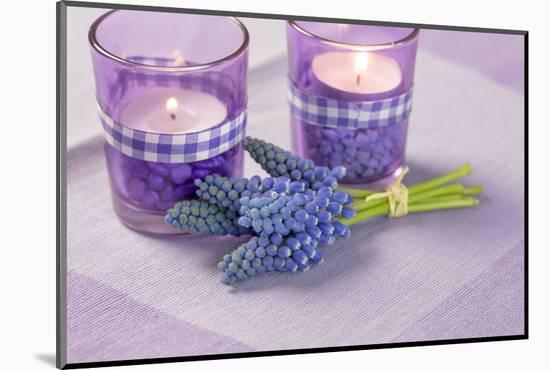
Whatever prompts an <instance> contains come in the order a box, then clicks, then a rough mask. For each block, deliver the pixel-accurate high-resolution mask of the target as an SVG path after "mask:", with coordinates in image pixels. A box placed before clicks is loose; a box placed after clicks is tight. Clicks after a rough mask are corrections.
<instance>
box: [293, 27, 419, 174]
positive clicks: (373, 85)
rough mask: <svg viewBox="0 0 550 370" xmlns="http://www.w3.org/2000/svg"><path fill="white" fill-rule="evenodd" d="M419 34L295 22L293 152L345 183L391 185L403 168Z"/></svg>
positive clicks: (391, 28) (403, 29)
mask: <svg viewBox="0 0 550 370" xmlns="http://www.w3.org/2000/svg"><path fill="white" fill-rule="evenodd" d="M418 32H419V30H418V29H413V28H398V27H379V26H367V25H353V24H334V23H316V22H297V21H289V22H288V25H287V45H288V68H289V80H290V81H289V90H290V94H289V96H290V107H291V126H292V147H293V150H294V152H296V153H297V154H299V155H301V156H303V157H305V158H309V159H312V160H313V161H315V163H316V164H318V165H323V166H328V167H334V166H338V165H341V166H345V167H346V168H347V170H348V171H347V175H346V177H345V178H344V179H343V182H345V183H348V184H366V183H371V182H374V181H377V180H380V179H384V178H389V177H390V176H391V175H393V174H395V173H397V171H398V170H399V169H400V168H401V166H402V165H403V162H404V156H405V142H406V137H407V128H408V121H409V113H410V111H411V104H412V85H413V74H414V65H415V58H416V49H417V43H418Z"/></svg>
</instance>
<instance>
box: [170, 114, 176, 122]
mask: <svg viewBox="0 0 550 370" xmlns="http://www.w3.org/2000/svg"><path fill="white" fill-rule="evenodd" d="M170 118H172V121H175V120H176V115H175V114H174V113H170Z"/></svg>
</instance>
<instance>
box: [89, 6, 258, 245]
mask: <svg viewBox="0 0 550 370" xmlns="http://www.w3.org/2000/svg"><path fill="white" fill-rule="evenodd" d="M248 40H249V38H248V32H247V30H246V28H245V27H244V25H243V24H242V23H241V22H239V21H238V20H237V19H236V18H230V17H219V16H206V15H190V14H175V13H161V12H144V11H121V10H117V11H111V12H109V13H107V14H105V15H103V16H102V17H100V18H99V19H98V20H96V21H95V22H94V24H93V25H92V27H91V29H90V32H89V41H90V44H91V51H92V61H93V67H94V73H95V80H96V95H97V103H98V110H99V115H100V121H101V124H102V126H103V128H104V131H105V138H106V142H105V157H106V160H107V168H108V172H109V176H110V182H111V192H112V198H113V206H114V210H115V213H116V214H117V216H118V217H119V219H120V220H121V221H122V222H123V223H124V224H126V225H127V226H129V227H130V228H132V229H135V230H137V231H140V232H145V233H153V234H176V233H179V231H178V230H176V229H174V228H172V227H169V226H168V225H166V224H165V223H164V213H165V211H166V210H167V209H169V208H170V207H171V206H173V204H174V203H176V202H178V201H181V200H185V199H191V198H194V197H195V185H194V183H193V182H194V180H195V179H197V178H200V179H202V178H204V177H205V176H207V175H209V174H220V175H223V176H237V177H241V176H242V172H243V145H242V139H243V138H244V129H245V125H246V100H247V99H246V73H247V62H248Z"/></svg>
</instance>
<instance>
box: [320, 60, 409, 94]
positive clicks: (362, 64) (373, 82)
mask: <svg viewBox="0 0 550 370" xmlns="http://www.w3.org/2000/svg"><path fill="white" fill-rule="evenodd" d="M312 70H313V74H314V75H315V77H316V78H317V79H318V80H319V81H321V82H322V83H324V84H325V85H328V86H330V87H332V88H334V89H337V90H341V91H345V92H350V93H355V94H379V93H383V92H387V91H391V90H393V89H395V88H396V87H398V86H399V84H400V83H401V78H402V77H401V68H399V64H398V63H397V62H396V61H395V60H393V59H391V58H388V57H385V56H383V55H378V54H373V53H367V52H338V51H331V52H328V53H324V54H320V55H317V56H316V57H315V58H313V62H312Z"/></svg>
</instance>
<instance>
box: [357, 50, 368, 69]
mask: <svg viewBox="0 0 550 370" xmlns="http://www.w3.org/2000/svg"><path fill="white" fill-rule="evenodd" d="M368 65H369V55H368V54H367V53H360V54H357V57H356V58H355V71H356V72H358V73H361V72H365V71H366V70H367V67H368Z"/></svg>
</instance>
